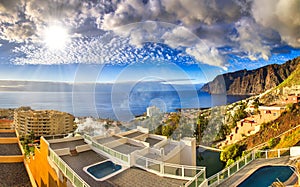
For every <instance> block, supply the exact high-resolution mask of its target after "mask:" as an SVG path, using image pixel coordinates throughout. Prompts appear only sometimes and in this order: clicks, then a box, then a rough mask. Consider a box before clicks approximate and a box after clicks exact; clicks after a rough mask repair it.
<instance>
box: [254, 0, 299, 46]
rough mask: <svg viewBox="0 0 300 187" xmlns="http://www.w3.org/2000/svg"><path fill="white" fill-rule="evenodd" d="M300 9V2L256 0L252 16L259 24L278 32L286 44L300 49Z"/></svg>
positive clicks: (291, 0)
mask: <svg viewBox="0 0 300 187" xmlns="http://www.w3.org/2000/svg"><path fill="white" fill-rule="evenodd" d="M299 9H300V1H299V0H289V1H286V0H254V2H253V6H252V14H253V17H254V18H255V20H256V22H257V23H259V24H262V25H263V26H265V27H268V28H272V29H274V30H275V31H277V32H278V33H279V34H280V36H281V38H282V40H283V41H284V42H287V44H289V45H291V46H293V47H300V11H299Z"/></svg>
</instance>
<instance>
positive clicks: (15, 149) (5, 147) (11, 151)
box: [0, 143, 22, 156]
mask: <svg viewBox="0 0 300 187" xmlns="http://www.w3.org/2000/svg"><path fill="white" fill-rule="evenodd" d="M4 155H5V156H8V155H22V152H21V149H20V147H19V144H17V143H11V144H0V156H4Z"/></svg>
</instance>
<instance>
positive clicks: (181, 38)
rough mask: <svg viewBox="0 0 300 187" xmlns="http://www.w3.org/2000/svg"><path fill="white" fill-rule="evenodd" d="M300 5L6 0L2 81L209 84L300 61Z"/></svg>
mask: <svg viewBox="0 0 300 187" xmlns="http://www.w3.org/2000/svg"><path fill="white" fill-rule="evenodd" d="M299 9H300V1H299V0H288V1H287V0H123V1H122V0H98V1H97V0H93V1H87V0H61V1H53V0H9V1H8V0H0V80H38V81H60V82H103V83H115V82H126V81H149V80H164V81H169V82H173V83H174V84H186V83H193V84H198V83H203V82H208V81H210V80H212V79H213V78H214V77H215V76H216V75H218V74H221V73H226V72H232V71H236V70H240V69H255V68H259V67H261V66H264V65H268V64H273V63H278V64H281V63H284V62H285V61H287V60H289V59H293V58H295V57H297V56H300V12H299Z"/></svg>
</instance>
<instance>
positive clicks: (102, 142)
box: [97, 136, 120, 144]
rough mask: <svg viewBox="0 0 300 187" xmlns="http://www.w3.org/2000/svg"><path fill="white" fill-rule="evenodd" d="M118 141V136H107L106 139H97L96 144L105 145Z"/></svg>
mask: <svg viewBox="0 0 300 187" xmlns="http://www.w3.org/2000/svg"><path fill="white" fill-rule="evenodd" d="M118 139H120V137H118V136H109V137H106V138H100V139H97V142H98V143H100V144H105V143H108V142H112V141H114V140H118Z"/></svg>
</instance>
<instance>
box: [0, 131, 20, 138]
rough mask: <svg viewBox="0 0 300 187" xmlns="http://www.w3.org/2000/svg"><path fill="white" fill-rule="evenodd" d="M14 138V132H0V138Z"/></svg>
mask: <svg viewBox="0 0 300 187" xmlns="http://www.w3.org/2000/svg"><path fill="white" fill-rule="evenodd" d="M6 137H7V138H16V137H17V135H16V133H15V132H0V138H6Z"/></svg>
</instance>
